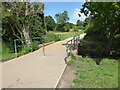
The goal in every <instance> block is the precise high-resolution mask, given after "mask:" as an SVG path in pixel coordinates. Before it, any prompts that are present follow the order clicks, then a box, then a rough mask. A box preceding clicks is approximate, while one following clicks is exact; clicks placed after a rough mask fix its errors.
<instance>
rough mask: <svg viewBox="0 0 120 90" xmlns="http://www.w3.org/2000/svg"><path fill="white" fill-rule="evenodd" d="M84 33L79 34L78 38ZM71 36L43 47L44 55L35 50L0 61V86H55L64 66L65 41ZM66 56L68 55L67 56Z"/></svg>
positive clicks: (40, 51)
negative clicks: (0, 77)
mask: <svg viewBox="0 0 120 90" xmlns="http://www.w3.org/2000/svg"><path fill="white" fill-rule="evenodd" d="M84 35H85V34H81V35H80V39H81V38H83V37H84ZM72 39H73V37H71V38H68V39H66V40H63V41H58V42H55V43H53V44H50V45H48V46H46V47H45V56H43V50H42V48H40V49H39V50H37V51H34V52H31V53H29V54H26V55H23V56H21V57H18V58H15V59H12V60H9V61H7V62H4V63H1V64H0V65H1V66H2V88H56V86H57V84H58V82H59V80H60V78H61V76H62V73H63V72H64V70H65V68H66V66H67V65H66V63H65V61H64V59H65V57H66V45H64V44H66V42H67V41H69V40H72ZM67 57H68V56H67Z"/></svg>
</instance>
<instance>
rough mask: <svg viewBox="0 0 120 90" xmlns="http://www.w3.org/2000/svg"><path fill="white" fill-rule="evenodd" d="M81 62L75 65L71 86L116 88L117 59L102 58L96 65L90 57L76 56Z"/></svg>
mask: <svg viewBox="0 0 120 90" xmlns="http://www.w3.org/2000/svg"><path fill="white" fill-rule="evenodd" d="M78 60H79V62H81V63H82V64H80V65H79V64H78V65H76V68H78V69H79V70H77V71H76V72H75V75H76V76H78V78H75V79H74V80H73V82H74V85H72V86H71V88H118V61H117V60H114V59H103V60H102V61H101V63H100V65H96V63H95V61H93V59H91V58H88V57H86V58H78ZM73 65H74V64H73Z"/></svg>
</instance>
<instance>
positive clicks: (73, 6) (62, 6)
mask: <svg viewBox="0 0 120 90" xmlns="http://www.w3.org/2000/svg"><path fill="white" fill-rule="evenodd" d="M44 4H45V16H48V15H50V16H52V17H53V18H54V16H55V14H56V13H62V12H63V11H68V16H69V18H70V20H69V22H72V23H74V24H75V23H76V21H77V20H81V21H84V19H85V18H86V17H85V16H84V14H82V17H79V16H78V14H79V13H80V12H79V11H80V9H81V8H82V5H83V4H84V3H83V2H44Z"/></svg>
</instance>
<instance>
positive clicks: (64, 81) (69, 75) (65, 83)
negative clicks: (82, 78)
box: [57, 60, 82, 88]
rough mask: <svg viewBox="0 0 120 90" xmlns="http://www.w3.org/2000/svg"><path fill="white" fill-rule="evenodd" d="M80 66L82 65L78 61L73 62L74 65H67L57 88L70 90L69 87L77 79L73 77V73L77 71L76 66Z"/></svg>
mask: <svg viewBox="0 0 120 90" xmlns="http://www.w3.org/2000/svg"><path fill="white" fill-rule="evenodd" d="M80 64H82V63H81V62H80V61H78V60H75V61H74V64H72V65H67V67H66V69H65V71H64V73H63V75H62V77H61V79H60V81H59V83H58V85H57V88H70V86H71V85H74V83H73V79H75V78H77V76H75V72H76V71H77V70H78V68H77V67H76V66H77V65H80Z"/></svg>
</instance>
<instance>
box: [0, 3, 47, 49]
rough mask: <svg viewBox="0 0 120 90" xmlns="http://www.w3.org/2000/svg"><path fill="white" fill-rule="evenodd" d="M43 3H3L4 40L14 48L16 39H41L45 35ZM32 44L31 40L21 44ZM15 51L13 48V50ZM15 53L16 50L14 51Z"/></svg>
mask: <svg viewBox="0 0 120 90" xmlns="http://www.w3.org/2000/svg"><path fill="white" fill-rule="evenodd" d="M43 6H44V5H43V4H42V3H30V2H2V7H1V8H0V9H2V39H3V42H6V43H9V46H10V48H11V47H14V46H13V45H14V42H13V40H14V39H28V38H34V37H41V36H42V35H43V34H45V29H44V24H43V9H44V7H43ZM24 43H27V44H28V43H31V42H30V41H29V40H25V41H24V42H23V41H22V42H19V44H24ZM11 49H13V48H11ZM12 51H14V50H12Z"/></svg>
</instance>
